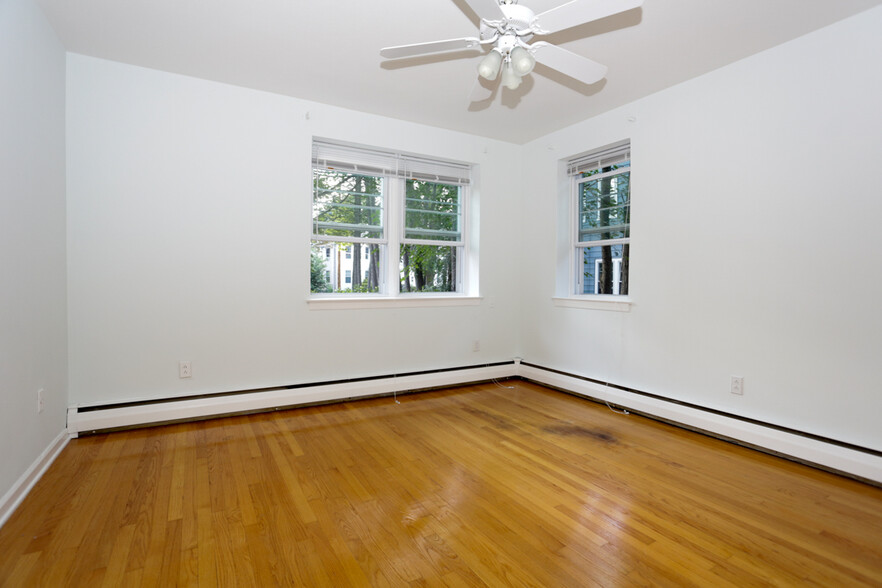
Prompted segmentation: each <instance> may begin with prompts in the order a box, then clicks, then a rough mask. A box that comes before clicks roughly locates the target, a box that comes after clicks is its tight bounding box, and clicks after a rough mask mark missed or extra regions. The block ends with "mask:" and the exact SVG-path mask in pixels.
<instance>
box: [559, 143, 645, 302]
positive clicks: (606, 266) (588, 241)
mask: <svg viewBox="0 0 882 588" xmlns="http://www.w3.org/2000/svg"><path fill="white" fill-rule="evenodd" d="M567 171H568V174H569V175H570V177H571V178H572V186H573V188H572V189H573V218H574V220H575V222H574V225H575V226H574V227H573V238H572V248H571V251H572V252H573V260H574V266H575V267H574V274H573V276H574V277H573V284H574V288H573V294H575V295H577V296H584V295H600V296H627V295H628V294H629V289H630V288H629V286H630V279H629V274H630V253H631V251H630V250H631V154H630V144H629V143H627V142H625V143H619V144H616V145H611V146H608V147H605V148H603V149H601V150H598V151H594V152H591V153H588V154H586V155H583V156H580V157H578V158H574V159H572V160H570V161H568V162H567Z"/></svg>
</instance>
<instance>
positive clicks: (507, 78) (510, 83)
mask: <svg viewBox="0 0 882 588" xmlns="http://www.w3.org/2000/svg"><path fill="white" fill-rule="evenodd" d="M502 85H503V86H505V87H506V88H508V89H509V90H517V89H518V86H520V85H521V76H519V75H518V74H516V73H515V72H514V70H513V69H512V67H511V64H510V63H506V64H505V67H503V68H502Z"/></svg>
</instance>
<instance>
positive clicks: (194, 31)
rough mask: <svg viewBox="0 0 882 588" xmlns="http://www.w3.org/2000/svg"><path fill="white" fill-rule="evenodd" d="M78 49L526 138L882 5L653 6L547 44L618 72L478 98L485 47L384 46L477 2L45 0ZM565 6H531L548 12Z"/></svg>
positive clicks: (455, 29) (450, 22)
mask: <svg viewBox="0 0 882 588" xmlns="http://www.w3.org/2000/svg"><path fill="white" fill-rule="evenodd" d="M36 1H37V3H38V4H39V5H40V6H41V7H42V8H43V10H44V12H45V13H46V16H47V17H48V19H49V21H50V22H51V23H52V25H53V26H54V28H55V30H56V32H57V33H58V35H59V37H60V38H61V40H62V42H63V43H64V45H65V47H66V49H67V50H68V51H71V52H74V53H81V54H84V55H91V56H95V57H101V58H104V59H110V60H114V61H120V62H124V63H130V64H134V65H139V66H144V67H149V68H154V69H159V70H165V71H169V72H175V73H180V74H185V75H189V76H194V77H198V78H205V79H209V80H216V81H219V82H225V83H229V84H235V85H239V86H245V87H249V88H255V89H260V90H266V91H269V92H275V93H279V94H286V95H289V96H295V97H298V98H304V99H307V100H313V101H317V102H323V103H326V104H332V105H336V106H342V107H345V108H350V109H354V110H359V111H364V112H370V113H375V114H380V115H385V116H390V117H395V118H400V119H404V120H409V121H415V122H420V123H424V124H428V125H433V126H437V127H443V128H448V129H453V130H457V131H464V132H468V133H473V134H476V135H482V136H486V137H493V138H496V139H501V140H504V141H510V142H514V143H525V142H527V141H530V140H532V139H535V138H537V137H541V136H542V135H545V134H547V133H549V132H552V131H555V130H557V129H560V128H563V127H566V126H568V125H570V124H573V123H575V122H578V121H580V120H584V119H586V118H589V117H592V116H594V115H597V114H599V113H601V112H604V111H606V110H609V109H612V108H615V107H617V106H620V105H622V104H626V103H628V102H631V101H633V100H635V99H637V98H640V97H643V96H646V95H648V94H651V93H653V92H656V91H658V90H661V89H663V88H666V87H669V86H672V85H674V84H677V83H679V82H682V81H684V80H687V79H689V78H692V77H695V76H698V75H700V74H703V73H705V72H708V71H710V70H712V69H715V68H718V67H721V66H723V65H726V64H728V63H731V62H733V61H737V60H738V59H741V58H744V57H746V56H748V55H751V54H753V53H757V52H759V51H762V50H764V49H767V48H769V47H772V46H774V45H778V44H780V43H783V42H786V41H788V40H790V39H793V38H795V37H798V36H800V35H803V34H805V33H808V32H810V31H813V30H815V29H818V28H821V27H823V26H825V25H828V24H831V23H833V22H835V21H837V20H841V19H843V18H846V17H848V16H851V15H853V14H856V13H857V12H860V11H863V10H866V9H869V8H871V7H873V6H876V5H878V4H882V0H646V2H645V5H644V6H643V8H642V9H637V10H632V11H629V12H626V13H622V14H619V15H616V16H613V17H610V18H607V19H604V20H602V21H597V22H594V23H589V24H584V25H581V26H578V27H574V28H572V29H568V30H566V31H562V32H560V33H557V34H554V35H548V36H546V37H544V38H543V39H542V40H546V41H549V42H553V43H555V44H559V45H561V46H563V47H566V48H567V49H569V50H571V51H574V52H576V53H578V54H580V55H583V56H585V57H589V58H591V59H593V60H595V61H599V62H600V63H603V64H605V65H608V66H609V73H608V75H607V77H606V79H605V80H603V81H601V82H599V83H597V84H594V85H592V86H586V85H583V84H581V83H579V82H575V81H573V80H570V79H569V78H567V77H564V76H562V75H560V74H557V73H556V72H554V71H551V70H548V69H543V68H542V67H541V66H537V67H536V70H535V71H534V72H533V74H531V75H530V76H527V78H525V80H524V83H523V84H522V85H521V87H520V88H518V90H516V91H514V92H511V91H509V90H498V91H497V94H496V95H495V96H494V98H493V99H492V100H490V101H486V102H482V103H473V104H470V103H469V100H468V96H469V93H470V91H471V89H472V84H473V83H474V80H475V79H476V77H477V74H476V68H477V63H478V61H480V56H481V55H482V53H480V52H456V53H447V54H441V55H436V56H433V57H423V58H412V59H407V60H399V61H397V62H389V61H385V60H383V59H381V58H380V56H379V51H380V48H381V47H384V46H390V45H403V44H408V43H418V42H423V41H434V40H441V39H450V38H456V37H465V36H477V23H478V18H477V17H476V16H475V15H474V14H473V13H472V12H471V11H470V9H469V8H468V5H467V4H466V3H465V2H464V1H463V0H409V1H408V0H405V1H402V0H360V1H353V0H315V1H313V2H305V1H303V0H126V1H120V0H76V1H75V2H72V1H71V0H36ZM563 2H564V0H521V3H522V4H524V5H526V6H529V7H530V8H532V9H533V10H534V11H535V12H537V13H538V12H541V11H543V10H548V9H549V8H552V7H554V6H557V5H559V4H562V3H563Z"/></svg>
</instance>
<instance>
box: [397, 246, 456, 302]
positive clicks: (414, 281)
mask: <svg viewBox="0 0 882 588" xmlns="http://www.w3.org/2000/svg"><path fill="white" fill-rule="evenodd" d="M458 257H459V247H455V246H449V245H402V246H401V256H400V268H399V269H400V281H401V291H402V292H456V291H457V283H458V281H459V276H458V275H457V272H458V268H457V258H458Z"/></svg>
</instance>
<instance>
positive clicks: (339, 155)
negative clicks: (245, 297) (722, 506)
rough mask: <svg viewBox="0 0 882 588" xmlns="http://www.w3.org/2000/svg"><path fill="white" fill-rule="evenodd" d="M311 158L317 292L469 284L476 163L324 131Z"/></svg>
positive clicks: (386, 291) (386, 292)
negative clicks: (360, 142)
mask: <svg viewBox="0 0 882 588" xmlns="http://www.w3.org/2000/svg"><path fill="white" fill-rule="evenodd" d="M312 165H313V199H312V244H311V254H312V260H311V261H312V263H311V266H313V271H311V272H310V291H311V292H312V293H313V294H355V293H362V294H379V295H383V296H391V297H394V296H398V295H401V294H408V293H426V292H433V293H439V294H440V293H445V294H450V293H464V292H465V284H464V279H465V275H466V272H465V267H464V266H465V260H466V254H465V249H466V243H467V235H466V224H467V223H466V221H467V218H466V216H467V215H466V210H467V206H466V205H467V199H468V188H469V182H470V174H471V166H470V165H468V164H465V163H458V162H451V161H441V160H436V159H430V158H426V157H418V156H414V155H409V154H403V153H396V152H390V151H384V150H380V149H374V148H366V147H356V146H351V145H344V144H338V143H333V142H330V141H325V140H320V139H315V140H314V141H313V152H312ZM329 250H330V255H328V254H327V253H325V254H324V255H323V254H322V252H323V251H324V252H327V251H329Z"/></svg>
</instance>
